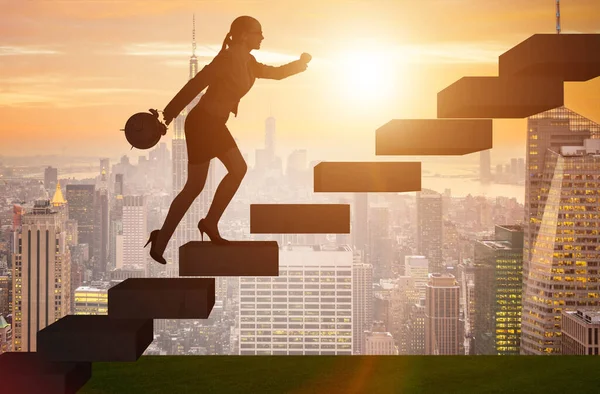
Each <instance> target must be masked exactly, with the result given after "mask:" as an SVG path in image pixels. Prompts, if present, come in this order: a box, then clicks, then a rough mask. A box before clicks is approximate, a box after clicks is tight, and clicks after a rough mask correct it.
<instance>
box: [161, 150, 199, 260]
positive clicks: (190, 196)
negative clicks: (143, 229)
mask: <svg viewBox="0 0 600 394" xmlns="http://www.w3.org/2000/svg"><path fill="white" fill-rule="evenodd" d="M209 165H210V161H207V162H205V163H202V164H189V163H188V177H187V181H186V182H185V185H184V186H183V189H181V191H180V192H179V194H178V195H177V197H175V199H173V202H172V203H171V207H170V208H169V213H168V214H167V218H166V219H165V222H164V223H163V226H162V228H161V229H160V232H159V234H158V239H157V241H156V243H157V246H156V248H157V249H156V250H159V251H164V250H165V249H166V248H167V244H168V243H169V239H171V236H172V235H173V233H174V232H175V228H176V227H177V225H178V224H179V222H180V221H181V219H182V218H183V216H184V215H185V213H186V212H187V210H188V209H189V207H190V205H192V203H193V202H194V200H195V199H196V197H198V195H199V194H200V193H201V192H202V189H204V185H205V183H206V177H207V175H208V167H209Z"/></svg>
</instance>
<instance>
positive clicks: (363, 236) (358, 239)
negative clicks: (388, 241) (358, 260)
mask: <svg viewBox="0 0 600 394" xmlns="http://www.w3.org/2000/svg"><path fill="white" fill-rule="evenodd" d="M352 209H353V212H352V217H353V218H354V220H353V222H352V232H351V233H352V238H353V243H354V247H355V248H356V249H358V250H363V251H366V248H367V244H368V242H369V238H368V232H369V222H368V220H369V195H368V193H354V204H353V206H352Z"/></svg>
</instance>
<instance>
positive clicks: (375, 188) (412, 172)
mask: <svg viewBox="0 0 600 394" xmlns="http://www.w3.org/2000/svg"><path fill="white" fill-rule="evenodd" d="M419 190H421V163H419V162H323V163H319V164H317V165H316V166H315V168H314V191H315V192H327V193H329V192H356V193H359V192H374V193H382V192H397V193H401V192H414V191H419Z"/></svg>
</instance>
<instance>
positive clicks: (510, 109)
mask: <svg viewBox="0 0 600 394" xmlns="http://www.w3.org/2000/svg"><path fill="white" fill-rule="evenodd" d="M563 85H564V84H563V82H562V81H561V80H560V79H555V78H540V77H520V76H519V77H517V76H511V77H464V78H461V79H459V80H458V81H457V82H455V83H453V84H452V85H450V86H448V87H447V88H445V89H444V90H442V91H441V92H439V93H438V95H437V116H438V118H526V117H528V116H531V115H535V114H538V113H540V112H544V111H547V110H549V109H553V108H557V107H560V106H562V105H563V103H564V97H563V96H564V94H563V93H564V87H563Z"/></svg>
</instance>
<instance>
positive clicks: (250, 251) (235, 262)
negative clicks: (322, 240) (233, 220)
mask: <svg viewBox="0 0 600 394" xmlns="http://www.w3.org/2000/svg"><path fill="white" fill-rule="evenodd" d="M277 275H279V246H278V245H277V242H276V241H232V242H231V243H229V244H228V245H213V244H212V242H202V241H192V242H188V243H186V244H185V245H182V246H180V247H179V276H277ZM186 280H187V279H186ZM213 281H214V279H213ZM213 289H214V284H213ZM213 292H214V290H213ZM109 302H110V297H109ZM212 302H213V304H214V296H213V301H212ZM211 308H212V306H211ZM109 310H110V309H109Z"/></svg>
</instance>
